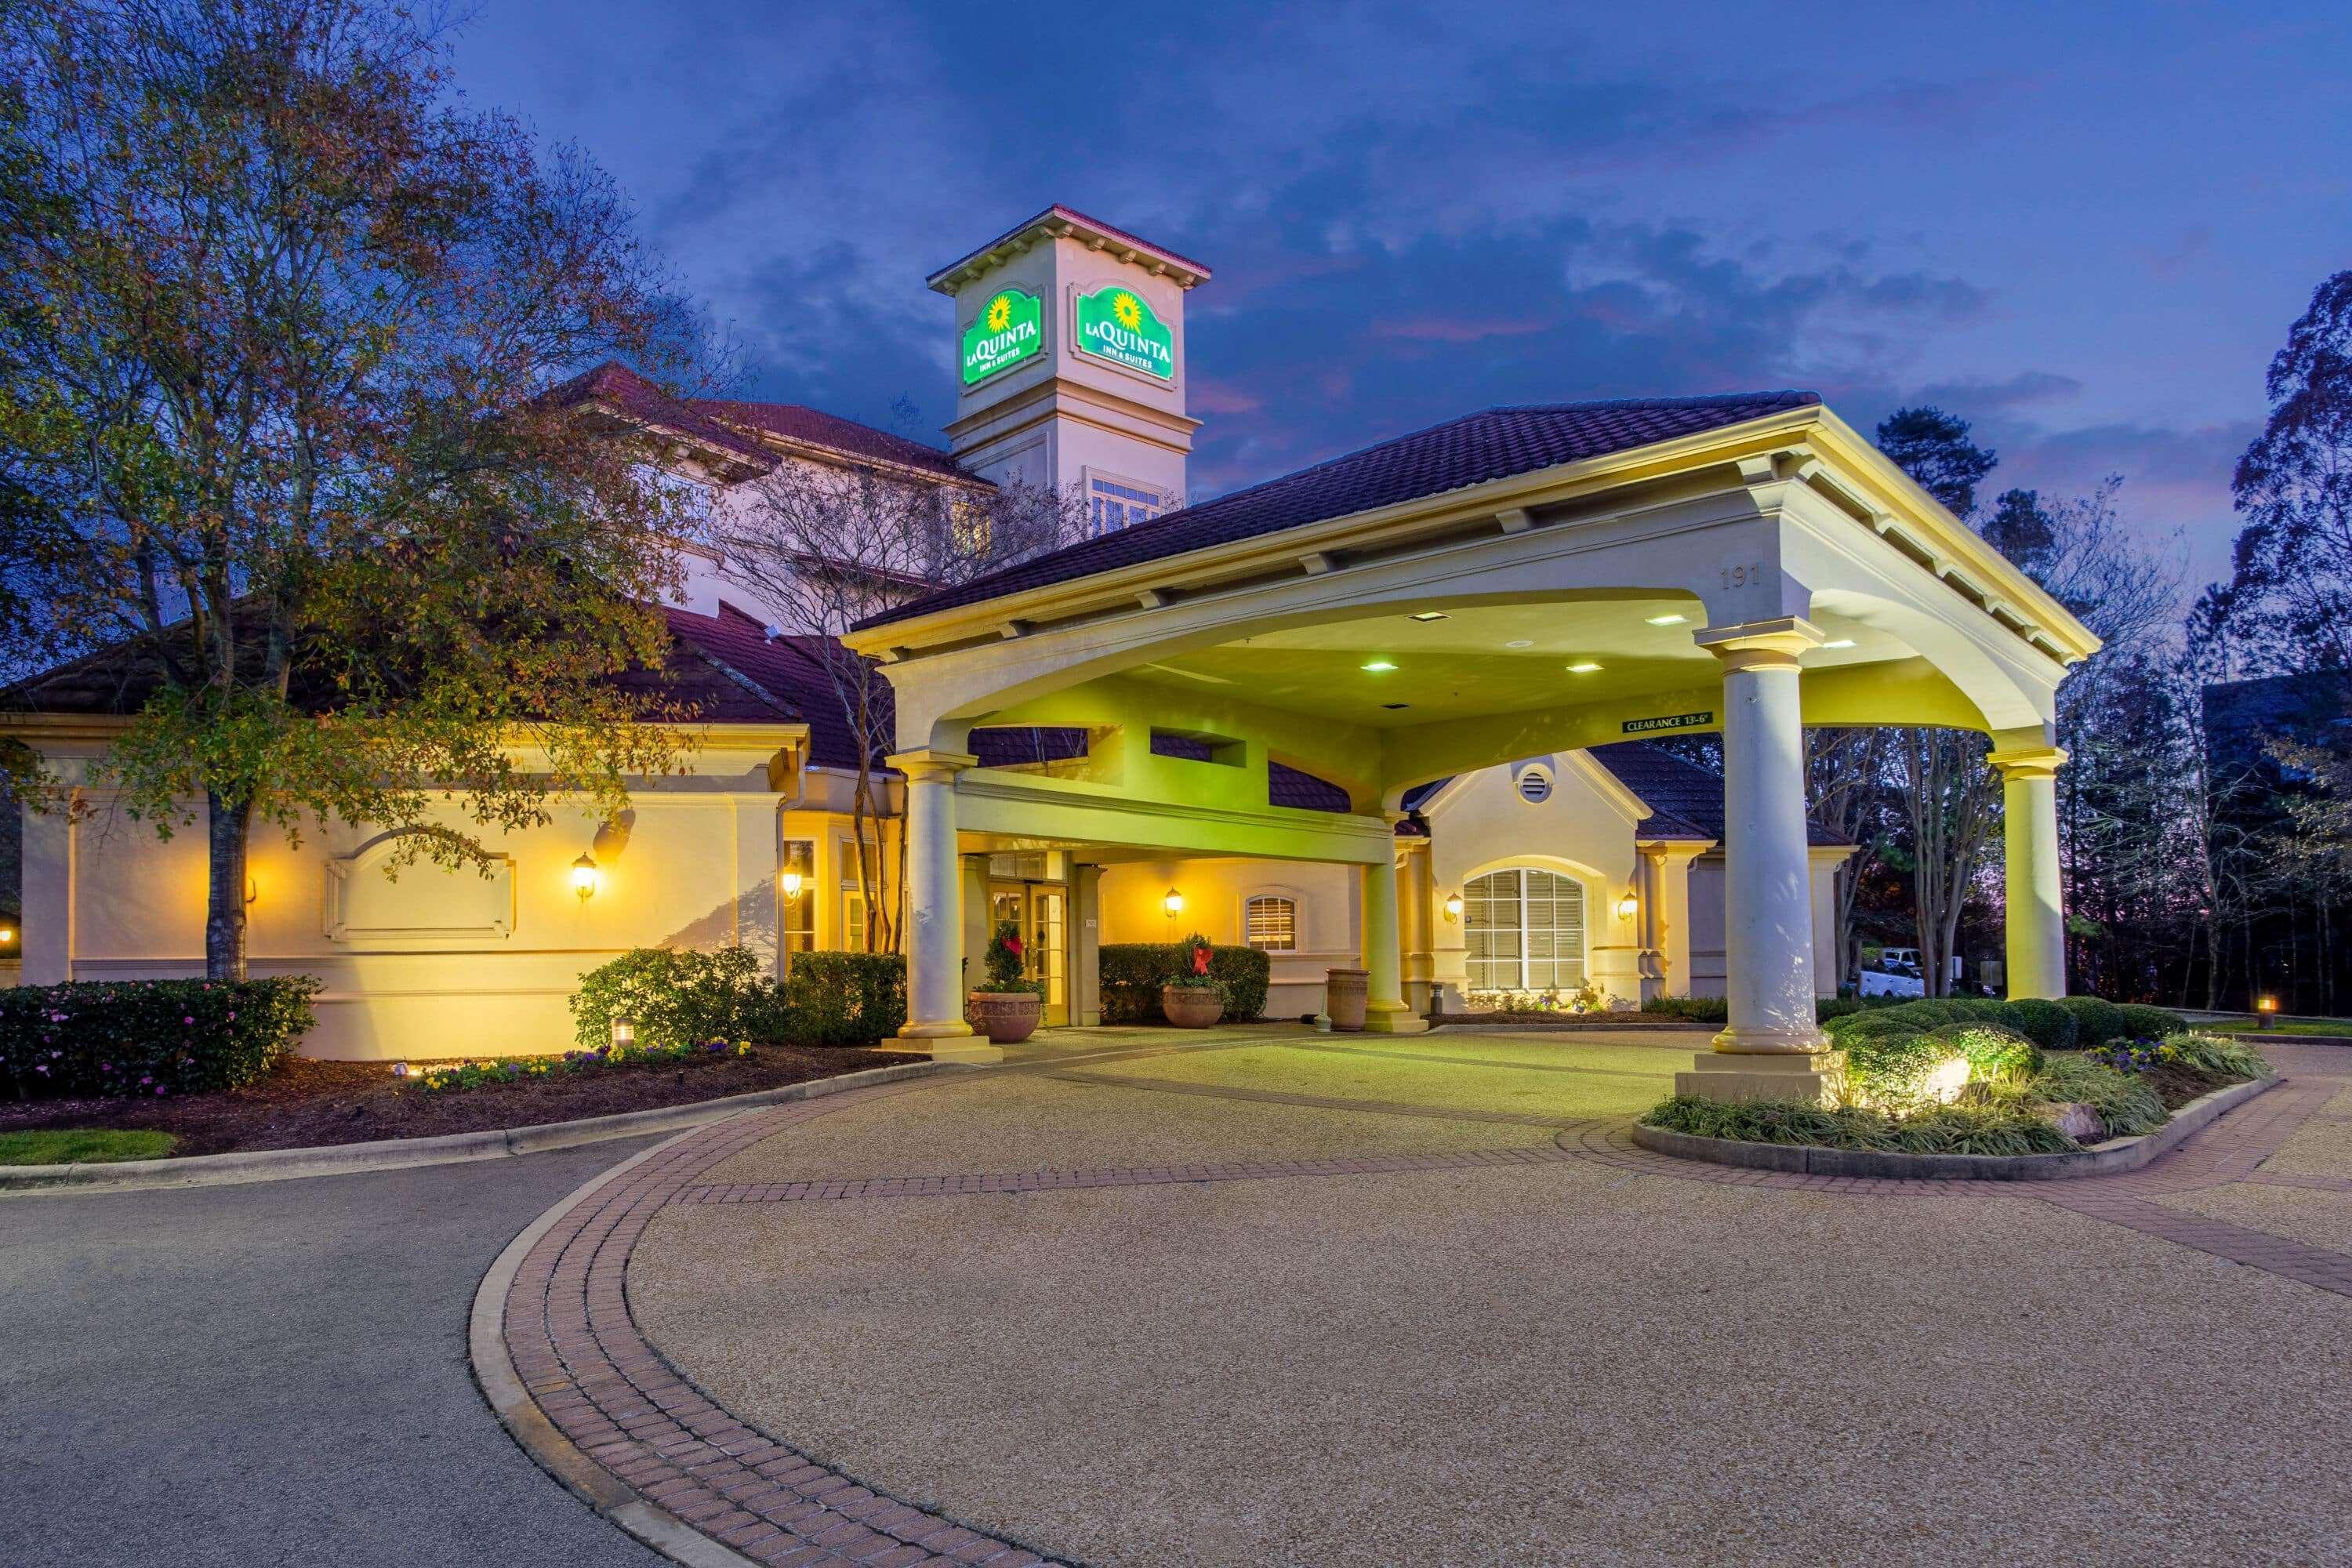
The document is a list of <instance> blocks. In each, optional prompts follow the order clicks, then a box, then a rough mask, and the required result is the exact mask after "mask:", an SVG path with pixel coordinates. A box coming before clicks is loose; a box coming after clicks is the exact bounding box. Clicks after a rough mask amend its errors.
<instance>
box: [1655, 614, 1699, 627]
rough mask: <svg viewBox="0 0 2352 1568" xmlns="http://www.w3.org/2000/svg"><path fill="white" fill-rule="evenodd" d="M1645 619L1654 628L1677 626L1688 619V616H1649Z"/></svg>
mask: <svg viewBox="0 0 2352 1568" xmlns="http://www.w3.org/2000/svg"><path fill="white" fill-rule="evenodd" d="M1646 619H1647V620H1648V621H1649V623H1650V624H1651V625H1652V626H1681V625H1682V624H1683V623H1684V622H1685V621H1686V620H1689V619H1690V617H1689V616H1648V617H1646Z"/></svg>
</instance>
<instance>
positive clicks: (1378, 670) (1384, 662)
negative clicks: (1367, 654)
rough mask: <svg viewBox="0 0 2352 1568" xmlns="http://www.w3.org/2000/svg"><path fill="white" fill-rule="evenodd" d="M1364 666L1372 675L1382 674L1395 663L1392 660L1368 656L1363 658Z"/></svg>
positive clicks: (1393, 666)
mask: <svg viewBox="0 0 2352 1568" xmlns="http://www.w3.org/2000/svg"><path fill="white" fill-rule="evenodd" d="M1364 668H1366V669H1367V670H1370V672H1371V673H1372V674H1374V675H1384V674H1386V673H1387V672H1388V671H1390V670H1391V669H1394V668H1396V665H1395V664H1394V663H1393V662H1392V661H1391V660H1389V659H1385V658H1368V659H1366V660H1364Z"/></svg>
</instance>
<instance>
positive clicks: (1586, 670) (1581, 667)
mask: <svg viewBox="0 0 2352 1568" xmlns="http://www.w3.org/2000/svg"><path fill="white" fill-rule="evenodd" d="M1599 668H1601V667H1600V666H1599V665H1597V664H1595V663H1593V662H1592V661H1591V659H1589V658H1580V659H1578V660H1577V661H1576V662H1575V663H1574V664H1571V665H1570V666H1569V667H1568V672H1569V674H1570V675H1591V673H1592V672H1593V671H1594V670H1596V669H1599Z"/></svg>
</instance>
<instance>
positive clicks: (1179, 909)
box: [1160, 888, 1184, 921]
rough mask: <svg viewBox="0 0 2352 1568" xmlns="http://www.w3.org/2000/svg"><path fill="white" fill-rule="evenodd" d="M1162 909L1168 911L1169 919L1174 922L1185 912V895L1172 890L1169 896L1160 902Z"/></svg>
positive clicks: (1169, 890)
mask: <svg viewBox="0 0 2352 1568" xmlns="http://www.w3.org/2000/svg"><path fill="white" fill-rule="evenodd" d="M1160 908H1161V909H1163V910H1167V911H1168V918H1169V919H1170V920H1171V921H1172V920H1174V919H1175V918H1176V917H1177V916H1178V915H1181V914H1182V913H1183V912H1184V895H1183V894H1181V893H1180V892H1178V891H1177V890H1176V889H1173V888H1171V889H1168V896H1167V897H1166V898H1164V899H1161V900H1160Z"/></svg>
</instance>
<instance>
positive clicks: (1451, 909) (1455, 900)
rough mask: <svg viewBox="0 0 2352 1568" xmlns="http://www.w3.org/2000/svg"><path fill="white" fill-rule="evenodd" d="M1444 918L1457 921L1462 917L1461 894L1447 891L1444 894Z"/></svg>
mask: <svg viewBox="0 0 2352 1568" xmlns="http://www.w3.org/2000/svg"><path fill="white" fill-rule="evenodd" d="M1445 918H1446V919H1447V920H1449V921H1458V920H1460V919H1461V918H1462V895H1461V894H1459V893H1448V894H1446V895H1445Z"/></svg>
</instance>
